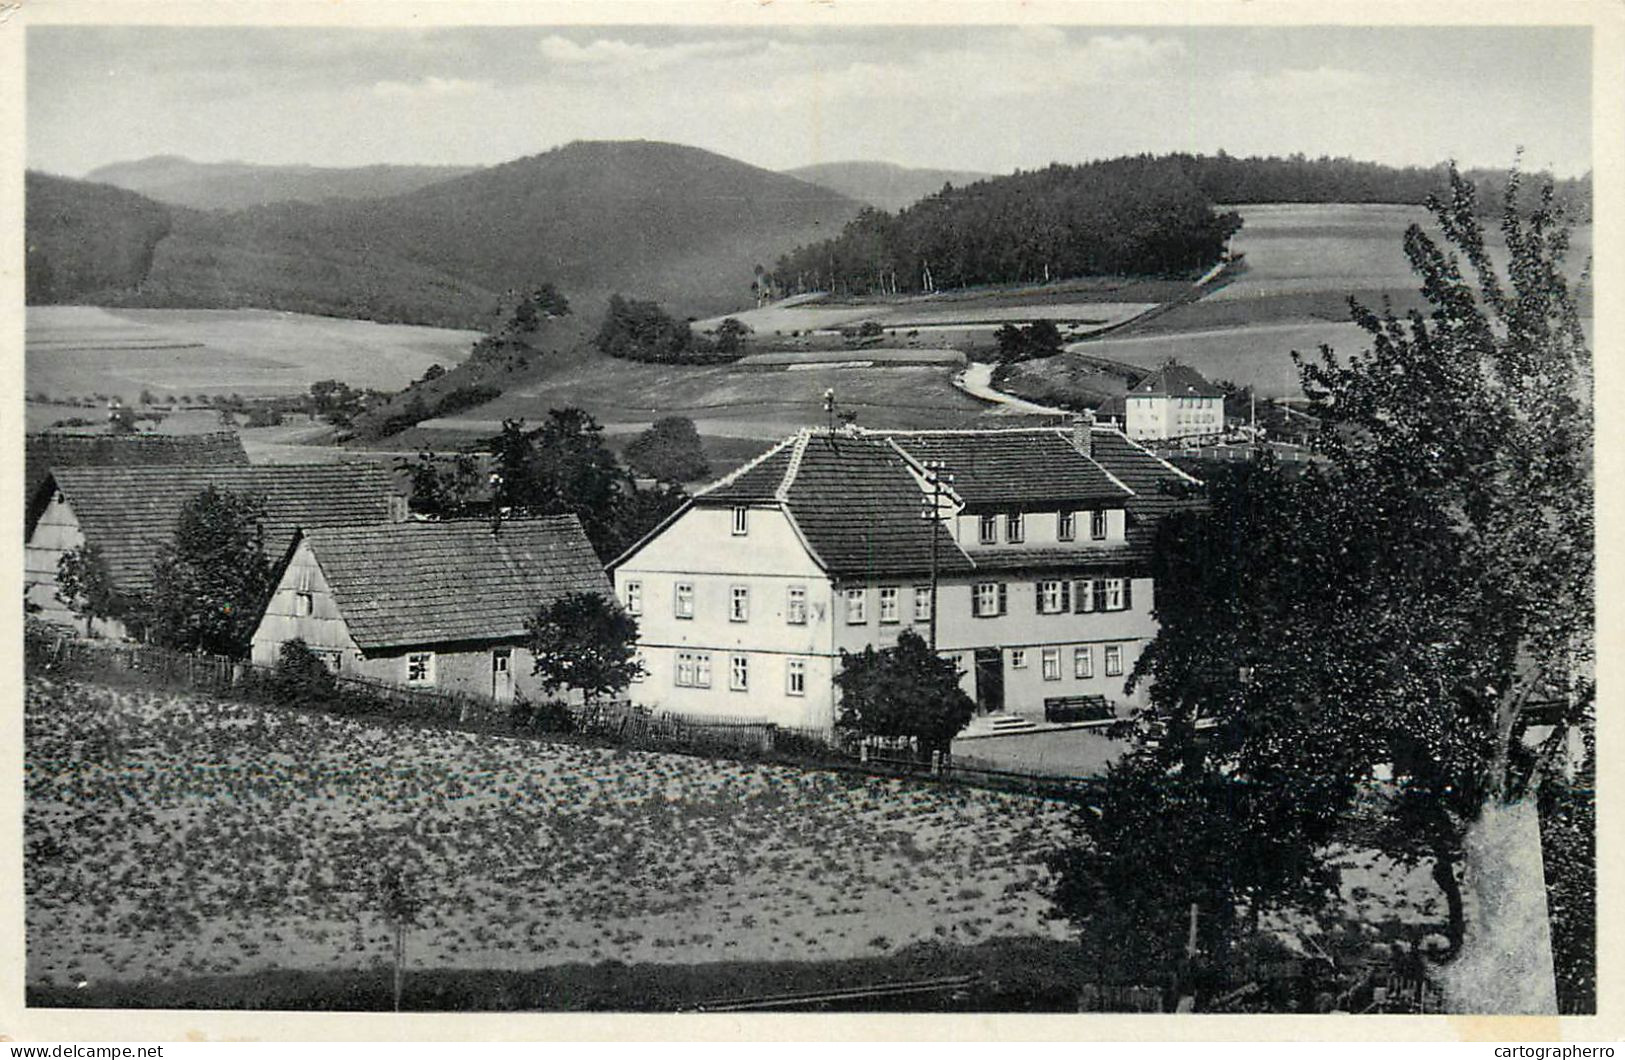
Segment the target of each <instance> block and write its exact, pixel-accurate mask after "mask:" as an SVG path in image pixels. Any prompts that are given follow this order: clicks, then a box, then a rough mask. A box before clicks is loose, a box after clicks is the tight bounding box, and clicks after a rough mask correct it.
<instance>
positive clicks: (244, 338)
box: [24, 306, 478, 403]
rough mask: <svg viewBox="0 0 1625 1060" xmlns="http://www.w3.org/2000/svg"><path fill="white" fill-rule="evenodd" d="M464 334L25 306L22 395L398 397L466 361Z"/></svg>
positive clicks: (269, 317)
mask: <svg viewBox="0 0 1625 1060" xmlns="http://www.w3.org/2000/svg"><path fill="white" fill-rule="evenodd" d="M477 337H478V336H477V334H476V333H475V332H472V331H455V330H451V329H448V328H428V327H416V326H412V325H403V324H375V323H372V322H370V321H365V320H339V319H336V318H332V317H317V316H306V315H303V314H299V313H276V312H271V311H268V310H258V309H218V310H208V309H196V310H193V309H99V308H96V307H92V306H30V307H28V313H27V333H26V338H25V351H24V352H25V356H26V362H25V386H26V387H27V389H28V392H29V393H31V394H32V393H37V392H39V391H45V392H47V393H49V394H52V395H55V396H63V395H69V394H71V395H75V396H79V395H88V394H93V393H101V394H117V395H120V396H122V397H123V398H124V400H125V401H126V402H127V403H133V402H134V401H135V400H136V398H137V396H138V395H139V394H140V393H141V391H142V390H150V391H151V392H152V393H153V394H154V395H155V396H157V397H160V398H163V399H167V398H169V397H171V396H179V395H181V394H188V395H193V396H195V395H198V394H209V395H211V396H212V395H217V394H231V393H239V394H242V395H244V396H245V397H253V396H260V395H266V394H292V393H302V392H304V391H305V390H307V389H309V387H310V384H311V383H314V382H316V381H317V380H319V379H340V380H343V381H344V382H347V383H349V384H350V385H351V386H355V387H375V388H377V389H380V390H398V389H400V388H401V387H403V386H405V385H406V384H407V383H409V382H411V381H412V380H414V379H416V378H418V377H419V376H421V375H422V374H423V372H424V370H425V369H427V368H428V367H429V366H430V365H431V364H440V365H444V366H448V367H449V366H450V365H452V364H456V363H458V362H460V361H462V360H463V358H465V357H467V356H468V351H469V347H470V346H471V345H472V343H473V341H474V340H475V339H476V338H477Z"/></svg>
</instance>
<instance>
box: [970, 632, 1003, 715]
mask: <svg viewBox="0 0 1625 1060" xmlns="http://www.w3.org/2000/svg"><path fill="white" fill-rule="evenodd" d="M976 709H977V710H980V711H981V712H982V713H983V714H993V713H996V712H998V711H1001V710H1003V709H1004V652H1002V651H1000V650H999V649H998V648H977V649H976Z"/></svg>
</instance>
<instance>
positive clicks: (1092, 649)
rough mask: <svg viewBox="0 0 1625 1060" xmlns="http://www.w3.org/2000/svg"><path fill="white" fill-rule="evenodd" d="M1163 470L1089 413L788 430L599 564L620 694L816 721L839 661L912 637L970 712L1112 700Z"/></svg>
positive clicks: (1129, 648)
mask: <svg viewBox="0 0 1625 1060" xmlns="http://www.w3.org/2000/svg"><path fill="white" fill-rule="evenodd" d="M1114 467H1115V468H1116V471H1114V470H1113V468H1114ZM932 469H938V470H939V471H940V473H941V475H942V479H941V481H942V491H941V496H940V498H939V499H937V500H933V499H932V498H933V496H934V493H933V488H932V485H931V482H930V479H929V477H928V476H929V475H930V474H931V471H932ZM1117 472H1121V474H1119V473H1117ZM949 475H951V476H952V481H951V482H949V481H948V479H947V476H949ZM1181 481H1182V482H1186V483H1189V482H1192V481H1193V480H1190V479H1189V477H1188V476H1185V475H1183V473H1181V472H1179V471H1178V470H1176V469H1175V468H1173V467H1172V466H1171V465H1168V464H1167V463H1165V462H1163V461H1161V460H1158V459H1157V458H1155V457H1153V456H1151V455H1150V454H1149V453H1147V452H1146V451H1145V450H1144V449H1142V448H1140V447H1139V446H1137V445H1134V444H1133V443H1131V442H1129V441H1128V439H1126V438H1125V437H1124V436H1123V435H1122V434H1121V433H1120V432H1118V431H1116V430H1112V429H1107V428H1100V427H1090V426H1087V425H1083V426H1079V427H1074V428H1059V429H1057V428H1042V429H1023V430H984V431H919V432H904V431H897V432H880V431H874V432H868V431H847V432H835V433H823V432H820V433H813V432H805V431H804V432H802V433H801V434H798V435H796V436H795V437H793V438H790V439H787V440H786V441H784V442H782V443H780V444H779V445H778V446H776V447H775V448H774V449H772V450H770V451H769V452H768V453H766V454H764V455H763V456H762V457H760V458H758V459H757V460H756V461H754V462H753V463H751V464H748V465H746V466H745V467H743V468H741V469H740V470H739V471H737V472H735V473H734V474H733V475H731V476H729V477H727V478H725V479H723V480H722V481H720V482H718V483H716V484H715V485H713V486H711V487H709V488H707V489H705V490H702V491H701V492H700V493H698V494H697V495H696V496H695V498H694V499H693V500H692V501H691V502H690V503H689V504H688V505H687V506H685V507H684V508H683V509H680V510H679V511H678V512H677V513H676V514H675V515H674V516H673V517H672V518H671V519H669V520H668V521H667V522H666V523H665V524H664V525H663V526H662V527H660V528H658V529H657V530H656V531H655V532H654V533H653V534H651V535H650V536H649V537H648V538H646V539H645V540H644V541H643V542H641V543H640V544H638V545H637V546H634V547H633V548H632V549H630V550H629V551H628V552H627V553H626V554H624V555H623V556H621V557H620V558H618V559H617V560H616V561H615V563H614V564H612V568H611V573H612V576H613V578H614V582H615V591H616V594H617V596H618V598H619V599H620V600H621V602H622V603H623V605H624V606H625V607H626V608H627V609H628V610H629V611H631V612H632V613H633V614H635V615H636V616H638V620H639V623H640V648H641V650H642V652H643V657H644V664H645V667H646V668H647V671H648V673H647V676H646V677H645V678H644V680H643V681H641V682H640V683H638V684H635V685H633V686H632V689H631V694H632V697H633V699H634V700H636V701H638V702H641V703H643V704H645V705H647V706H650V707H652V708H655V709H661V710H668V711H672V712H674V713H682V714H688V715H698V716H705V717H714V718H734V719H740V720H747V719H748V720H754V721H771V722H774V723H777V724H780V725H786V726H795V727H799V728H808V729H817V730H822V731H827V730H829V729H830V728H832V727H833V725H834V723H835V719H836V717H837V714H838V709H839V704H838V694H837V691H836V689H835V685H834V677H835V674H836V673H837V672H838V669H839V666H840V655H841V652H842V651H860V650H862V649H863V648H865V647H867V646H869V645H874V646H876V647H881V648H884V647H887V646H890V645H892V644H895V643H896V640H897V636H898V634H899V633H900V632H901V631H902V630H904V629H913V630H914V631H916V632H917V633H919V634H920V635H921V636H922V637H923V638H925V639H926V640H927V641H928V642H929V641H930V640H931V639H932V634H933V632H934V634H935V642H936V645H937V650H938V653H939V654H941V655H944V656H946V657H950V658H953V659H955V660H956V661H957V662H958V663H959V666H960V669H961V683H962V687H964V689H965V690H966V692H967V693H969V694H970V695H971V696H972V697H973V698H974V699H975V700H976V701H977V704H978V707H979V709H980V710H981V711H982V712H984V713H987V714H1010V715H1016V716H1020V717H1026V718H1031V719H1033V720H1037V721H1042V720H1045V719H1046V718H1048V719H1051V720H1056V719H1060V718H1063V717H1066V716H1069V712H1072V711H1076V710H1077V709H1078V708H1079V707H1080V704H1083V703H1085V702H1086V701H1087V703H1090V704H1094V705H1096V706H1098V707H1100V708H1102V709H1106V710H1110V709H1112V708H1113V707H1114V706H1115V707H1116V709H1119V710H1121V709H1123V708H1124V707H1126V706H1128V705H1129V704H1131V703H1134V702H1138V701H1139V695H1140V694H1136V695H1135V696H1133V697H1130V696H1128V695H1127V694H1126V693H1125V692H1124V683H1125V680H1126V677H1127V675H1128V674H1129V673H1130V672H1132V670H1133V667H1134V664H1135V661H1136V660H1137V659H1138V657H1139V653H1140V651H1141V650H1142V649H1143V648H1144V646H1145V644H1146V643H1148V642H1149V640H1150V639H1151V638H1152V637H1153V636H1154V635H1155V632H1156V627H1155V623H1154V620H1153V619H1152V607H1153V604H1154V587H1153V585H1152V582H1151V578H1150V577H1149V571H1148V567H1147V560H1148V558H1149V546H1150V540H1151V535H1152V534H1154V529H1155V522H1156V520H1157V519H1158V518H1160V517H1161V515H1162V514H1164V513H1165V512H1166V511H1167V510H1168V508H1169V507H1170V506H1171V505H1173V504H1176V503H1179V502H1177V501H1174V500H1172V499H1170V497H1169V496H1168V495H1167V494H1166V493H1164V492H1163V491H1162V490H1161V489H1160V487H1161V486H1162V485H1163V484H1165V483H1173V482H1181ZM933 511H934V514H933ZM933 572H934V577H933ZM933 586H934V587H935V593H934V594H933ZM933 595H934V598H935V599H934V607H933ZM933 614H934V622H933Z"/></svg>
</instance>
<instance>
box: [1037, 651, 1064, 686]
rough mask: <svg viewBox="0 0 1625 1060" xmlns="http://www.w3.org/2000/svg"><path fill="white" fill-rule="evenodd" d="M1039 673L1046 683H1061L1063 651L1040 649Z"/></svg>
mask: <svg viewBox="0 0 1625 1060" xmlns="http://www.w3.org/2000/svg"><path fill="white" fill-rule="evenodd" d="M1038 667H1039V673H1040V674H1041V676H1042V677H1043V679H1044V680H1046V681H1059V680H1060V679H1061V649H1060V648H1040V649H1039V651H1038Z"/></svg>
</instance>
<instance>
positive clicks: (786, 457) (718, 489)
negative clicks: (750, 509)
mask: <svg viewBox="0 0 1625 1060" xmlns="http://www.w3.org/2000/svg"><path fill="white" fill-rule="evenodd" d="M796 443H797V439H796V438H787V439H785V440H784V441H782V442H780V443H779V444H778V445H775V446H774V447H773V448H771V449H769V450H768V451H767V452H765V453H763V454H762V455H761V456H759V457H757V458H756V459H754V460H752V461H751V462H750V463H748V464H745V465H744V466H743V467H741V468H739V470H737V471H735V472H734V473H733V474H731V475H729V476H728V477H726V478H724V479H721V480H719V481H718V482H717V483H716V484H714V485H712V486H707V487H706V488H705V489H703V490H701V491H700V492H699V494H698V496H703V497H705V498H706V499H707V500H710V501H727V502H728V503H730V504H750V503H761V502H765V501H771V500H773V499H774V498H775V496H776V494H777V492H778V489H779V486H780V485H781V484H783V482H784V477H785V475H786V474H787V473H788V472H789V470H790V467H791V464H792V461H793V460H794V457H795V449H796Z"/></svg>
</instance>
